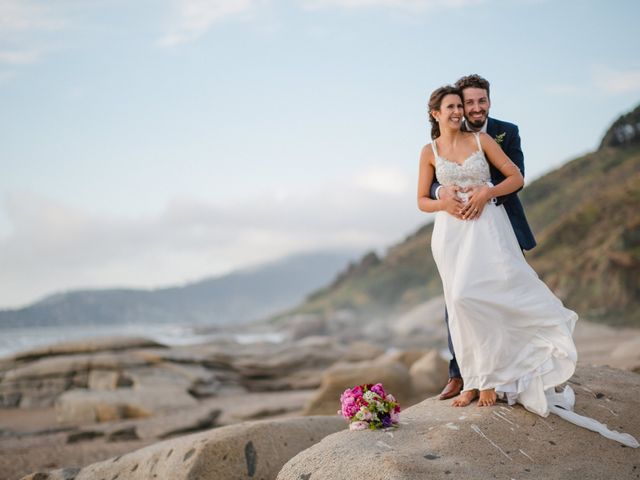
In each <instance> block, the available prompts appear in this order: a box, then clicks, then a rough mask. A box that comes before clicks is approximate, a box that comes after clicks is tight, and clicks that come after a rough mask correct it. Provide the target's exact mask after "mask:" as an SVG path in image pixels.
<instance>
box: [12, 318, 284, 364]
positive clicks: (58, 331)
mask: <svg viewBox="0 0 640 480" xmlns="http://www.w3.org/2000/svg"><path fill="white" fill-rule="evenodd" d="M202 330H203V329H202V326H198V327H191V326H184V325H171V324H160V325H153V324H152V325H145V324H141V325H72V326H47V327H42V326H39V327H18V328H0V357H6V356H9V355H12V354H14V353H18V352H21V351H24V350H28V349H30V348H34V347H40V346H45V345H51V344H54V343H59V342H66V341H71V340H84V339H91V338H104V337H112V336H119V337H121V336H125V337H144V338H148V339H151V340H154V341H156V342H158V343H161V344H163V345H168V346H178V345H197V344H201V343H207V342H211V341H215V340H220V339H227V340H234V341H236V342H238V343H243V344H247V343H256V342H271V343H279V342H281V341H283V340H284V335H283V334H279V333H275V332H268V333H243V334H238V333H219V332H216V333H203V332H202Z"/></svg>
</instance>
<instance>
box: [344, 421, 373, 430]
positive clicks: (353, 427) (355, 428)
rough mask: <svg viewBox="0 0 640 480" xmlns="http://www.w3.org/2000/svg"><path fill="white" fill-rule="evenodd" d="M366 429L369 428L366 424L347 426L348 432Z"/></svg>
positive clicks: (359, 423) (354, 423)
mask: <svg viewBox="0 0 640 480" xmlns="http://www.w3.org/2000/svg"><path fill="white" fill-rule="evenodd" d="M367 428H369V424H368V423H367V422H351V424H350V425H349V430H366V429H367Z"/></svg>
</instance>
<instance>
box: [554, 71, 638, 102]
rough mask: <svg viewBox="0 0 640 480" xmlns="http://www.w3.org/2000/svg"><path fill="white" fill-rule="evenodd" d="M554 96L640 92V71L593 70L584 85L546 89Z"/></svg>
mask: <svg viewBox="0 0 640 480" xmlns="http://www.w3.org/2000/svg"><path fill="white" fill-rule="evenodd" d="M544 90H545V91H546V92H547V93H551V94H554V95H591V94H593V92H594V91H600V92H603V93H606V94H610V95H615V94H620V93H632V92H638V91H640V70H619V69H614V68H611V67H607V66H597V67H593V68H592V69H591V75H590V77H589V78H588V80H587V81H586V82H585V83H583V84H577V83H573V84H570V83H564V84H561V83H559V84H552V85H547V86H546V87H544Z"/></svg>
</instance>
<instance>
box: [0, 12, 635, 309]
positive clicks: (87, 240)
mask: <svg viewBox="0 0 640 480" xmlns="http://www.w3.org/2000/svg"><path fill="white" fill-rule="evenodd" d="M639 20H640V2H637V1H634V0H626V1H625V0H619V1H611V2H605V1H590V0H586V1H582V0H575V1H572V0H553V1H552V0H548V1H547V0H511V1H509V0H501V1H499V0H451V1H445V0H153V1H150V0H138V1H135V2H131V1H125V0H47V1H34V0H0V308H17V307H19V306H22V305H26V304H28V303H30V302H33V301H35V300H38V299H40V298H42V297H43V296H45V295H48V294H51V293H54V292H60V291H67V290H71V289H76V288H103V287H139V288H154V287H158V286H166V285H176V284H178V285H179V284H184V283H187V282H192V281H196V280H198V279H201V278H203V277H207V276H211V275H220V274H224V273H226V272H229V271H232V270H235V269H238V268H245V267H248V266H251V265H256V264H260V263H262V262H266V261H271V260H274V259H277V258H279V257H282V256H285V255H289V254H293V253H300V252H306V251H315V250H327V249H349V250H353V249H355V250H357V251H362V252H365V251H368V250H372V249H373V250H376V251H380V252H383V251H384V249H385V248H387V247H389V246H390V245H392V244H393V243H395V242H398V241H401V240H402V239H403V238H405V237H406V236H407V235H409V234H411V233H412V232H413V231H414V230H415V229H416V228H418V227H419V226H421V225H422V224H424V223H425V222H427V221H428V220H429V216H427V215H426V214H424V213H422V212H420V211H418V209H417V206H416V182H417V171H418V154H419V152H420V150H421V148H422V146H423V145H424V144H425V143H427V142H428V121H427V113H426V103H427V100H428V97H429V95H430V93H431V91H433V90H434V89H435V88H437V87H438V86H440V85H443V84H446V83H452V82H455V80H456V79H457V78H459V77H460V76H462V75H466V74H470V73H478V74H481V75H483V76H484V77H486V78H487V79H489V80H490V82H491V99H492V108H491V115H492V116H494V117H496V118H500V119H503V120H508V121H511V122H514V123H516V124H518V125H519V127H520V133H521V136H522V144H523V150H524V152H525V164H526V172H525V174H526V179H527V181H531V180H532V179H535V178H536V177H539V176H540V175H542V174H544V173H546V172H548V171H550V170H552V169H554V168H556V167H558V166H560V165H562V164H563V163H565V162H566V161H568V160H570V159H572V158H575V157H576V156H579V155H581V154H584V153H586V152H589V151H592V150H594V149H595V148H597V146H598V144H599V141H600V139H601V137H602V135H603V134H604V132H605V131H606V129H607V127H608V126H609V125H610V123H611V122H612V121H614V120H615V119H616V118H617V117H618V116H619V115H620V114H623V113H625V112H627V111H629V110H631V109H632V108H633V107H635V106H636V105H637V104H638V103H639V101H640V55H638V47H639V42H638V38H637V33H636V31H637V24H638V21H639ZM428 254H429V252H428V251H425V255H428Z"/></svg>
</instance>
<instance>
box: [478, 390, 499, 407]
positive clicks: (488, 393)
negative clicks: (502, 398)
mask: <svg viewBox="0 0 640 480" xmlns="http://www.w3.org/2000/svg"><path fill="white" fill-rule="evenodd" d="M496 399H497V396H496V391H495V390H494V389H493V388H490V389H489V390H481V391H480V398H479V399H478V406H479V407H490V406H491V405H495V404H496Z"/></svg>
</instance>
